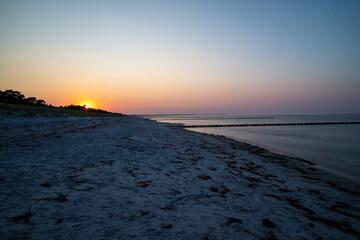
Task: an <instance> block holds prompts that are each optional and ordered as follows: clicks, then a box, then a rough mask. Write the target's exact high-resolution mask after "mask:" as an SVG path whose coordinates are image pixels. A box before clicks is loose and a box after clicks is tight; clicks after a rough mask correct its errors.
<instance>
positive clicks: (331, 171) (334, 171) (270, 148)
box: [153, 119, 360, 186]
mask: <svg viewBox="0 0 360 240" xmlns="http://www.w3.org/2000/svg"><path fill="white" fill-rule="evenodd" d="M153 120H154V121H157V120H156V119H153ZM160 120H161V119H160ZM160 123H161V121H160ZM162 123H166V122H162ZM170 124H174V126H177V127H180V128H183V129H185V130H188V131H193V132H198V133H203V134H209V135H214V136H217V135H219V136H224V137H226V138H229V139H232V140H235V141H238V142H242V143H247V144H250V145H252V146H254V147H259V148H264V149H266V150H267V151H269V152H272V153H274V154H277V155H283V156H284V157H289V158H293V159H301V160H303V161H308V162H310V163H312V164H314V165H315V167H316V168H317V169H318V170H320V171H324V172H327V173H328V174H331V175H333V176H336V177H340V178H343V179H345V180H346V181H349V182H352V183H353V184H355V185H359V186H360V179H359V178H357V177H356V176H355V175H354V174H349V173H347V172H346V171H344V170H342V171H341V170H338V169H336V168H334V166H332V167H331V166H327V165H326V164H321V163H320V162H324V159H321V160H320V161H319V163H318V162H317V161H315V159H312V160H308V159H306V158H304V157H302V156H301V154H299V152H298V153H297V154H291V153H289V152H287V151H285V150H284V149H281V148H279V147H276V146H272V145H269V144H264V143H261V142H254V141H251V140H247V139H240V138H238V137H236V136H231V135H229V136H226V135H223V134H221V133H207V132H202V131H197V130H196V127H198V126H201V125H189V126H190V127H188V125H186V124H182V123H170ZM354 124H358V122H354ZM246 125H247V124H246ZM250 125H251V124H250ZM254 125H257V124H254ZM258 125H263V124H258ZM289 125H293V124H292V123H289ZM295 125H302V124H298V123H296V124H295ZM314 125H317V124H314ZM344 125H345V124H344ZM192 126H196V127H192ZM206 126H210V128H212V126H218V125H205V127H206ZM219 126H224V127H227V125H219Z"/></svg>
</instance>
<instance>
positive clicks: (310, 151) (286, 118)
mask: <svg viewBox="0 0 360 240" xmlns="http://www.w3.org/2000/svg"><path fill="white" fill-rule="evenodd" d="M147 117H148V118H151V119H154V120H157V121H159V122H169V123H180V124H185V125H197V124H199V125H200V124H201V125H204V124H239V123H287V122H323V121H360V114H353V115H350V114H349V115H266V116H265V115H261V116H254V115H251V116H244V115H241V116H238V115H237V116H235V115H163V116H147ZM191 130H192V131H197V132H202V133H209V134H216V135H224V136H226V137H230V138H233V139H235V140H239V141H244V142H248V143H250V144H253V145H258V146H261V147H264V148H266V149H269V150H271V151H273V152H276V153H280V154H284V155H288V156H294V157H299V158H303V159H306V160H310V161H312V162H314V163H316V164H317V167H318V168H321V169H324V170H326V171H329V172H332V173H335V174H338V175H341V176H344V177H346V178H348V179H351V180H353V181H356V182H358V183H360V176H359V175H360V174H359V173H360V125H315V126H278V127H249V128H245V127H237V128H194V129H191Z"/></svg>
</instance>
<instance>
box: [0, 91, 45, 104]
mask: <svg viewBox="0 0 360 240" xmlns="http://www.w3.org/2000/svg"><path fill="white" fill-rule="evenodd" d="M0 102H2V103H8V104H24V105H33V106H45V105H46V103H45V101H44V100H42V99H36V97H28V98H26V97H25V95H24V94H22V93H21V92H19V91H13V90H11V89H9V90H5V91H1V90H0Z"/></svg>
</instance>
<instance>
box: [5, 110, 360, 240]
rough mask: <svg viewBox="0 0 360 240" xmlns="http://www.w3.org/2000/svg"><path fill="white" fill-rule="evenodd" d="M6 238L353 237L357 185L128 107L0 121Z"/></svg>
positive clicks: (359, 234)
mask: <svg viewBox="0 0 360 240" xmlns="http://www.w3.org/2000/svg"><path fill="white" fill-rule="evenodd" d="M0 152H1V154H0V238H1V239H87V240H88V239H359V238H360V191H359V186H358V185H356V184H355V183H352V182H349V181H347V180H345V179H342V178H340V177H337V176H333V175H331V174H329V173H326V172H322V171H321V170H317V169H315V168H314V166H313V164H312V163H310V162H307V161H305V160H302V159H295V158H290V157H286V156H281V155H277V154H274V153H271V152H269V151H267V150H265V149H262V148H258V147H256V146H252V145H249V144H246V143H241V142H237V141H234V140H231V139H227V138H224V137H220V136H212V135H206V134H200V133H195V132H190V131H187V130H184V129H182V128H178V127H176V126H175V125H171V124H166V123H157V122H155V121H151V120H146V119H142V118H138V117H133V116H121V117H109V118H96V117H93V118H75V117H74V118H44V117H42V118H41V117H40V118H19V117H17V118H13V119H10V120H9V119H8V120H5V119H4V118H3V119H2V120H1V121H0Z"/></svg>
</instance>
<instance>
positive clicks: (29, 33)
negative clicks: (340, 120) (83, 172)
mask: <svg viewBox="0 0 360 240" xmlns="http://www.w3.org/2000/svg"><path fill="white" fill-rule="evenodd" d="M0 88H1V89H2V90H5V89H13V90H18V91H21V92H22V93H24V94H25V96H35V97H37V98H40V99H44V100H46V102H47V103H48V104H52V105H55V106H59V105H70V104H90V105H92V106H93V107H96V108H101V109H105V110H109V111H114V112H121V113H125V114H176V113H179V114H184V113H201V114H214V113H223V114H304V113H308V114H312V113H360V1H350V0H324V1H322V0H311V1H310V0H309V1H308V0H301V1H300V0H297V1H295V0H273V1H267V0H262V1H260V0H249V1H245V0H244V1H241V0H236V1H231V0H227V1H221V0H218V1H215V0H207V1H202V0H190V1H188V0H179V1H176V0H174V1H168V0H164V1H151V0H147V1H138V0H129V1H120V0H116V1H109V0H97V1H94V0H83V1H80V0H71V1H66V0H64V1H55V0H26V1H25V0H1V1H0Z"/></svg>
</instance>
